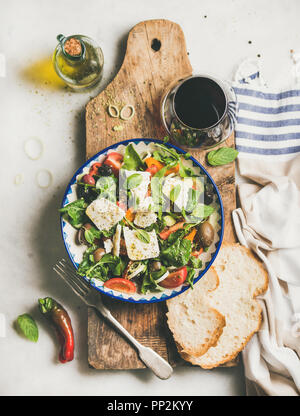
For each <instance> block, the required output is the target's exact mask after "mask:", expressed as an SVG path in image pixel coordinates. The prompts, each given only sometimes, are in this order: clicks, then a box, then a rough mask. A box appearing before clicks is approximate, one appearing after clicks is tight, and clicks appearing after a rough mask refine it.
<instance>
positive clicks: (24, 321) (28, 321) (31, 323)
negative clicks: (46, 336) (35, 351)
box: [17, 313, 39, 342]
mask: <svg viewBox="0 0 300 416" xmlns="http://www.w3.org/2000/svg"><path fill="white" fill-rule="evenodd" d="M17 325H18V328H19V330H20V331H21V333H22V334H23V335H24V336H25V337H26V338H27V339H29V340H30V341H33V342H37V341H38V339H39V330H38V327H37V324H36V322H35V320H34V319H33V318H32V317H31V316H30V315H29V314H28V313H24V314H23V315H19V316H18V318H17Z"/></svg>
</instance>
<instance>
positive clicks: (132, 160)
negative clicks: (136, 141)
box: [122, 143, 144, 170]
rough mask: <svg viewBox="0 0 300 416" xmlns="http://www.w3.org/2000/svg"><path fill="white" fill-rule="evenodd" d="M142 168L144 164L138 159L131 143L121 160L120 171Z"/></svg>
mask: <svg viewBox="0 0 300 416" xmlns="http://www.w3.org/2000/svg"><path fill="white" fill-rule="evenodd" d="M143 168H144V162H143V161H142V159H141V158H140V155H139V154H138V153H137V151H136V150H135V148H134V146H133V144H132V143H130V144H129V145H128V146H127V147H126V149H125V154H124V159H123V165H122V169H126V170H142V169H143Z"/></svg>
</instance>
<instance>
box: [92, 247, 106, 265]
mask: <svg viewBox="0 0 300 416" xmlns="http://www.w3.org/2000/svg"><path fill="white" fill-rule="evenodd" d="M104 254H105V250H104V248H101V247H100V248H97V250H95V251H94V254H93V256H94V260H95V262H96V263H97V262H98V261H99V260H101V259H102V257H103V256H104Z"/></svg>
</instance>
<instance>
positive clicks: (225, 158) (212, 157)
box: [207, 147, 239, 166]
mask: <svg viewBox="0 0 300 416" xmlns="http://www.w3.org/2000/svg"><path fill="white" fill-rule="evenodd" d="M238 154H239V152H238V151H237V150H235V149H233V148H232V147H221V148H220V149H217V150H212V151H211V152H209V153H208V155H207V161H208V163H209V164H210V165H211V166H221V165H227V163H231V162H233V161H234V160H235V159H236V157H237V155H238Z"/></svg>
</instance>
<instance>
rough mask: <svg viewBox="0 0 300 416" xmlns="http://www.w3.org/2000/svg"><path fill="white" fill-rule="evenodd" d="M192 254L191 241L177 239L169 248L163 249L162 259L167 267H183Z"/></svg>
mask: <svg viewBox="0 0 300 416" xmlns="http://www.w3.org/2000/svg"><path fill="white" fill-rule="evenodd" d="M191 252H192V243H191V241H190V240H187V239H180V238H177V240H176V241H175V242H174V243H173V244H171V245H170V246H169V247H166V248H163V249H162V251H161V256H160V257H161V260H162V261H163V263H164V264H165V265H166V266H175V267H181V266H185V265H186V264H187V263H188V261H189V258H190V255H191Z"/></svg>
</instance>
